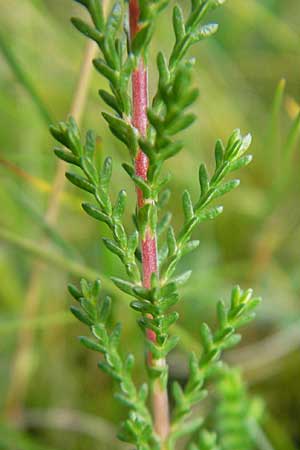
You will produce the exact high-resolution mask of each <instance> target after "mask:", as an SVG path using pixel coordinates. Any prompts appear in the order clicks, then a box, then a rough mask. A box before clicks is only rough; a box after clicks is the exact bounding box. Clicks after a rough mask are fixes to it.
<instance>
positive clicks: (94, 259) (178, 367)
mask: <svg viewBox="0 0 300 450" xmlns="http://www.w3.org/2000/svg"><path fill="white" fill-rule="evenodd" d="M171 3H173V2H171ZM180 3H181V5H182V7H183V8H187V7H188V4H189V2H187V0H182V1H181V2H180ZM0 5H1V17H0V177H1V178H0V179H1V182H0V201H1V215H0V277H1V283H0V301H1V305H0V307H1V309H0V336H1V339H0V351H1V359H0V379H1V382H0V407H1V411H2V414H1V417H2V421H1V425H0V449H9V450H17V449H18V450H19V449H21V450H23V449H26V450H29V449H31V450H34V449H39V450H43V449H52V450H63V449H64V450H66V449H68V450H75V449H76V450H83V449H86V448H90V447H91V446H92V447H93V448H98V449H109V448H115V449H116V448H123V447H122V446H121V445H120V444H118V443H117V441H116V440H115V438H114V433H115V424H116V423H117V422H118V420H119V419H120V418H121V417H124V411H123V410H120V409H119V405H117V404H116V402H115V401H112V400H111V391H112V383H111V382H110V380H108V379H107V377H106V376H104V375H102V373H101V372H100V371H99V370H97V367H96V362H97V355H94V354H92V353H89V352H87V351H85V349H83V348H81V346H80V345H79V343H78V342H77V341H76V336H77V335H79V334H82V333H84V332H85V330H84V329H83V328H81V326H80V325H78V323H77V322H76V321H75V320H73V318H72V317H71V315H70V314H69V313H68V307H69V305H70V303H71V301H70V297H69V296H68V294H67V292H66V285H67V282H68V281H70V280H72V281H73V282H78V280H79V278H80V275H81V274H82V275H84V276H87V277H89V276H90V277H94V276H96V275H97V273H98V274H100V276H101V277H103V278H104V279H105V278H107V277H108V276H109V275H110V274H114V275H118V274H120V272H121V270H122V269H121V267H120V266H119V264H118V262H117V261H116V259H114V258H113V256H111V254H109V253H108V252H107V251H106V250H105V248H104V246H103V245H102V244H101V239H100V237H101V235H106V232H107V231H106V230H105V228H104V227H102V226H100V227H99V225H98V224H97V223H96V222H93V221H92V220H90V219H89V218H88V217H87V216H85V215H84V213H83V212H82V211H81V208H80V203H81V201H82V197H81V194H79V193H78V192H77V191H76V189H75V188H74V189H73V188H72V187H70V186H69V185H66V186H65V188H64V190H63V193H62V195H60V196H59V197H57V198H56V202H57V205H56V206H57V207H58V217H57V220H54V221H53V223H52V224H51V225H49V224H47V221H46V220H45V213H46V211H47V208H48V205H49V201H50V192H51V189H52V188H53V180H54V179H55V177H56V175H57V161H56V159H55V158H54V156H53V152H52V151H51V150H52V147H53V141H52V139H51V137H50V136H49V132H48V122H49V120H53V121H56V120H60V119H64V118H66V116H67V114H68V111H69V110H70V104H71V101H72V97H73V92H74V87H75V85H76V82H77V78H78V73H79V70H80V65H81V61H82V58H83V53H84V50H85V45H86V42H85V40H84V38H82V37H81V36H80V35H79V33H78V32H76V30H74V29H73V28H72V26H71V24H70V22H69V18H70V16H72V15H75V14H77V15H78V14H79V15H83V11H82V10H81V9H80V8H79V7H77V6H76V5H75V4H73V2H72V1H70V0H22V1H20V0H9V1H5V0H1V2H0ZM212 20H213V21H217V22H219V23H220V31H219V33H218V34H217V35H216V37H215V38H212V39H210V40H208V41H205V42H204V43H203V44H201V45H200V46H198V47H197V49H196V50H195V52H197V53H195V56H197V64H196V71H195V76H194V82H195V84H196V85H198V86H199V88H200V93H201V95H200V98H199V100H198V102H197V105H196V108H195V110H196V113H197V114H198V117H199V118H198V121H197V123H196V125H194V126H193V127H192V128H190V129H189V130H188V131H187V132H185V135H184V138H185V142H186V148H185V151H184V152H182V153H181V154H180V156H179V157H176V158H174V159H173V160H171V161H170V162H169V163H168V168H169V169H170V170H171V171H172V172H173V175H174V177H173V179H172V182H171V187H172V189H173V193H172V197H171V200H170V209H171V210H172V212H173V214H174V223H175V227H176V228H178V227H179V225H180V223H181V220H182V216H181V208H179V207H178V204H179V203H178V202H179V198H180V196H181V192H182V191H183V189H184V188H186V187H188V188H189V189H190V191H191V192H192V193H193V194H194V196H196V195H197V189H198V185H197V184H198V183H197V168H198V166H199V164H200V162H201V161H203V160H204V161H205V162H206V163H207V165H208V167H212V164H213V145H214V142H215V140H216V138H218V137H221V138H223V139H227V137H228V136H229V134H230V133H231V131H232V129H234V128H237V127H239V128H241V130H242V132H243V133H246V132H248V131H251V133H252V134H253V146H252V152H253V154H254V162H253V163H252V164H251V166H249V167H247V168H246V169H244V170H243V173H241V179H242V183H241V187H240V188H239V189H238V190H237V191H236V192H234V193H233V194H231V195H229V196H228V197H226V199H225V201H224V206H225V211H224V214H223V215H222V216H221V217H220V218H218V219H217V220H216V221H215V222H214V223H213V224H211V223H209V224H208V225H205V226H202V227H201V229H200V230H198V231H197V234H196V235H195V238H198V239H200V240H201V246H200V250H199V251H197V252H195V253H193V254H192V256H190V257H189V258H188V259H185V261H184V262H183V266H184V268H185V267H190V266H192V268H193V275H192V278H191V282H190V284H189V286H188V287H185V288H184V289H183V290H182V301H181V303H180V312H181V320H180V325H181V327H182V329H183V330H185V332H186V333H184V334H183V333H182V330H181V333H182V342H183V344H184V345H185V347H187V348H191V349H192V348H194V347H195V344H197V336H198V329H199V324H200V322H201V321H202V320H207V321H209V323H212V324H213V322H214V313H215V305H216V301H217V300H218V299H219V298H224V299H227V298H228V296H229V293H230V289H231V286H232V285H233V284H235V283H239V284H240V285H241V286H242V287H245V288H247V287H253V289H254V290H255V293H257V294H258V295H261V296H262V297H263V300H264V301H263V305H262V307H261V308H260V311H259V315H258V318H257V320H256V322H255V324H253V325H251V326H250V327H248V328H247V329H245V330H244V333H243V342H242V344H241V345H240V347H239V348H238V350H234V351H232V352H231V353H230V354H229V355H228V357H227V359H228V361H230V362H234V363H235V364H237V365H239V366H240V367H241V369H242V370H243V374H244V377H245V379H246V380H247V383H248V385H249V391H250V393H251V394H253V395H258V396H260V397H262V398H263V399H264V402H265V417H264V419H263V423H262V430H263V431H262V432H263V439H259V438H258V439H257V442H256V444H255V445H256V447H257V448H258V449H259V448H261V449H264V450H268V449H269V450H270V449H272V448H273V449H274V450H293V449H297V448H299V447H300V426H299V417H300V389H299V373H300V353H299V348H300V255H299V248H300V208H299V195H300V176H299V174H300V170H299V169H300V160H299V140H298V135H299V133H300V120H299V105H298V102H299V97H300V81H299V73H300V51H299V49H300V31H299V30H300V26H299V25H300V8H299V1H298V0H286V1H281V0H247V1H245V0H230V1H228V2H227V4H226V5H225V6H224V7H223V8H221V9H220V10H218V11H217V12H216V13H214V14H213V17H212ZM169 30H170V11H169V12H168V13H166V14H164V15H163V17H162V18H161V19H160V23H159V26H158V27H157V32H156V35H155V40H154V43H153V46H152V50H153V56H155V54H156V52H157V50H158V49H159V48H163V49H164V50H166V51H168V49H170V46H171V43H172V41H173V36H172V33H170V31H169ZM150 80H151V83H150V84H151V88H153V87H154V86H155V80H156V71H155V66H153V67H152V69H151V70H150ZM103 86H105V82H104V81H103V79H101V78H99V77H98V76H97V75H96V74H95V73H94V72H93V75H92V79H91V82H90V84H89V89H88V98H87V103H86V107H85V111H84V117H83V122H82V129H83V130H86V129H87V128H94V129H95V130H97V133H98V135H99V138H100V139H99V152H100V154H101V155H102V154H103V155H107V154H110V155H112V156H113V158H114V177H115V182H114V183H113V185H112V186H113V189H114V190H115V192H113V193H112V195H114V194H115V193H116V192H117V191H118V190H119V189H120V188H121V187H126V189H128V191H129V193H130V194H131V195H132V197H131V198H132V203H131V206H132V208H134V191H133V188H132V186H130V185H129V184H128V180H127V176H126V175H125V173H123V171H122V170H121V168H120V162H122V161H123V160H124V159H126V158H127V157H128V155H127V154H126V152H125V150H124V148H122V146H121V145H119V143H118V142H117V141H116V140H115V139H114V138H113V137H111V135H110V134H109V132H108V131H107V128H106V126H105V124H104V121H103V119H102V118H101V114H100V112H101V110H102V108H103V105H102V104H101V101H100V100H99V98H98V96H97V90H98V89H99V88H100V87H103ZM152 91H153V89H152ZM152 91H151V92H152ZM127 221H128V226H131V218H130V211H128V215H127ZM38 257H42V261H43V263H41V259H37V258H38ZM35 275H36V276H35ZM105 287H106V290H107V291H111V295H112V296H113V298H114V318H115V319H116V320H118V319H120V318H121V319H122V321H123V323H124V342H126V349H128V348H130V349H131V350H132V351H133V352H134V353H135V355H136V356H137V359H138V361H139V362H140V366H142V361H143V340H142V336H141V333H140V331H139V329H138V328H137V327H136V326H135V320H136V317H135V314H134V313H133V312H132V311H131V310H129V308H128V299H127V298H125V297H124V298H122V295H121V294H116V292H115V291H114V290H113V288H112V285H111V284H110V283H109V281H108V282H107V283H105ZM184 345H182V346H181V347H180V348H179V350H178V351H177V352H176V353H175V354H173V355H172V356H171V358H170V364H171V376H173V377H179V378H181V379H183V380H184V378H185V376H186V362H185V360H186V357H185V354H184V351H183V347H184ZM124 348H125V345H124ZM144 376H145V374H144V372H143V369H137V373H136V378H137V380H142V379H143V378H144ZM124 448H125V447H124ZM240 450H243V449H240Z"/></svg>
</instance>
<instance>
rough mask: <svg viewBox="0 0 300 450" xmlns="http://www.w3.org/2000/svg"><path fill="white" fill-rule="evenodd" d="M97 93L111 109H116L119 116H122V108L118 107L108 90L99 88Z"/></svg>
mask: <svg viewBox="0 0 300 450" xmlns="http://www.w3.org/2000/svg"><path fill="white" fill-rule="evenodd" d="M99 95H100V97H101V98H102V100H103V101H104V102H105V103H106V104H107V105H108V106H110V108H112V109H113V110H115V111H116V113H118V114H119V116H120V117H122V109H121V108H120V105H119V103H118V101H117V99H116V97H114V96H113V95H111V94H110V93H109V92H107V91H105V90H104V89H99Z"/></svg>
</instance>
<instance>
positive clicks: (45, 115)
mask: <svg viewBox="0 0 300 450" xmlns="http://www.w3.org/2000/svg"><path fill="white" fill-rule="evenodd" d="M0 52H1V53H2V55H3V56H4V58H5V60H6V62H7V64H8V65H9V66H10V68H11V70H12V72H13V73H14V74H15V76H16V78H17V80H18V81H19V83H21V85H22V86H23V87H24V89H25V90H26V91H27V93H28V94H29V95H30V97H31V99H32V101H33V102H34V104H35V106H36V108H37V110H38V112H39V114H40V117H41V119H42V120H43V121H44V122H45V124H46V125H47V126H48V125H50V123H51V122H52V118H51V114H50V112H49V110H48V108H47V106H46V105H45V103H44V101H43V100H42V98H41V97H40V95H39V94H38V92H37V90H36V89H35V87H34V85H33V83H32V81H31V79H30V78H29V76H28V75H27V73H26V72H25V71H24V69H23V67H22V66H21V65H20V64H19V62H18V61H17V59H16V57H15V55H14V53H13V52H12V50H11V48H10V45H9V44H8V42H7V41H6V37H5V36H4V33H1V34H0Z"/></svg>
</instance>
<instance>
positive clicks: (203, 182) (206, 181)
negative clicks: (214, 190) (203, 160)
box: [199, 164, 209, 195]
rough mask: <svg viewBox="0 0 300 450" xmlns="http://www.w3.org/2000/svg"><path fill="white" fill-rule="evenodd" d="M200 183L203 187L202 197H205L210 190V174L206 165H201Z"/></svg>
mask: <svg viewBox="0 0 300 450" xmlns="http://www.w3.org/2000/svg"><path fill="white" fill-rule="evenodd" d="M199 182H200V187H201V195H204V194H205V193H206V192H207V191H208V188H209V179H208V173H207V170H206V167H205V165H204V164H201V165H200V168H199Z"/></svg>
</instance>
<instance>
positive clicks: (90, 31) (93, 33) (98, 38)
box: [71, 17, 104, 44]
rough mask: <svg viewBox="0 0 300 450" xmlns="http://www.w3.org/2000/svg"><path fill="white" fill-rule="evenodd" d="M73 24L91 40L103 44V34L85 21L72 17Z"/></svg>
mask: <svg viewBox="0 0 300 450" xmlns="http://www.w3.org/2000/svg"><path fill="white" fill-rule="evenodd" d="M71 22H72V24H73V25H74V27H75V28H76V29H77V30H78V31H80V33H82V34H83V35H85V36H87V37H88V38H89V39H92V40H93V41H95V42H97V43H98V44H102V42H103V39H104V37H103V34H102V33H100V32H99V31H98V30H96V29H95V28H93V27H91V26H90V25H88V24H87V23H86V22H84V21H83V20H81V19H78V18H77V17H72V18H71Z"/></svg>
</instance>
